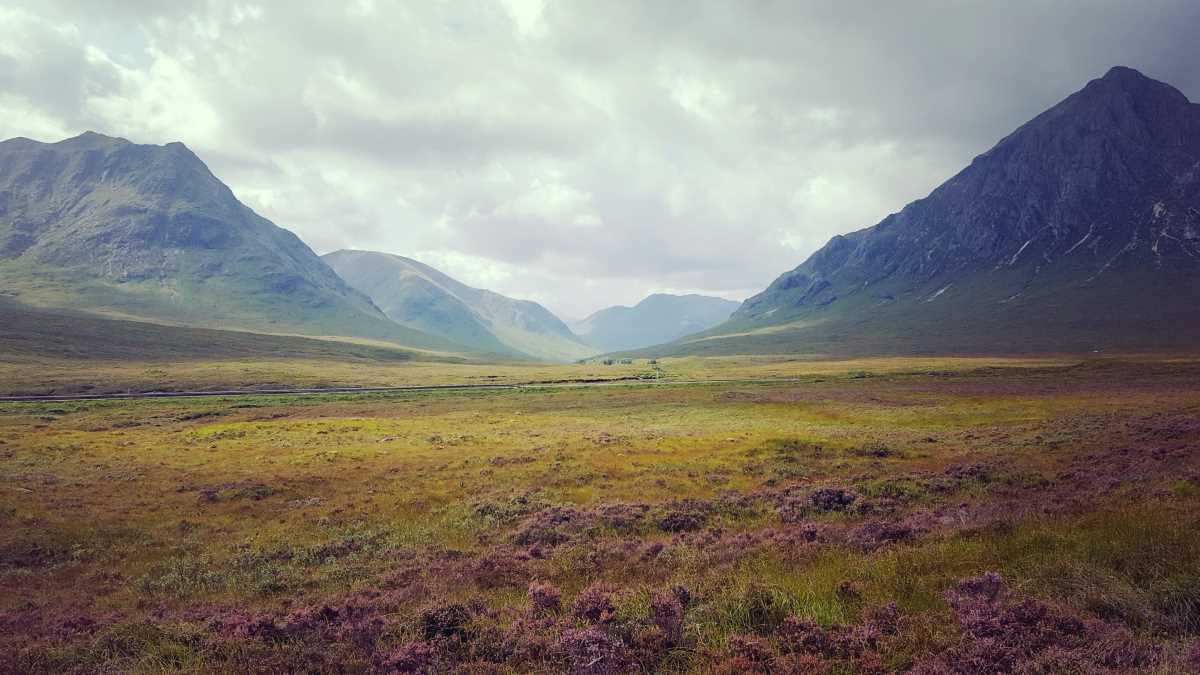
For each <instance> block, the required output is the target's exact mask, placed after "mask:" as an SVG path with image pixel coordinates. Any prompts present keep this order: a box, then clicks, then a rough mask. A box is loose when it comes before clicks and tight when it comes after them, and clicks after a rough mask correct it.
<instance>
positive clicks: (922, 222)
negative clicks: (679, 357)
mask: <svg viewBox="0 0 1200 675" xmlns="http://www.w3.org/2000/svg"><path fill="white" fill-rule="evenodd" d="M1197 262H1200V105H1197V104H1195V103H1191V102H1190V101H1189V100H1188V99H1187V97H1186V96H1184V95H1183V94H1182V93H1181V92H1179V91H1178V90H1176V89H1174V88H1173V87H1171V86H1170V85H1167V84H1165V83H1162V82H1158V81H1156V80H1152V79H1150V78H1148V77H1146V76H1144V75H1142V74H1141V73H1138V72H1137V71H1135V70H1133V69H1131V68H1125V67H1115V68H1113V69H1111V70H1109V71H1108V72H1107V73H1106V74H1105V75H1104V76H1103V77H1101V78H1097V79H1095V80H1092V81H1091V82H1089V83H1088V84H1087V85H1086V86H1084V87H1083V88H1082V89H1080V90H1079V91H1077V92H1075V93H1073V94H1071V95H1069V96H1067V97H1066V98H1065V99H1063V100H1062V101H1060V102H1059V103H1058V104H1056V105H1054V106H1052V107H1051V108H1049V109H1048V110H1046V111H1044V112H1043V113H1041V114H1039V115H1037V116H1035V117H1034V118H1033V119H1031V120H1030V121H1029V122H1026V123H1025V124H1023V125H1021V126H1019V127H1018V128H1017V129H1016V130H1015V131H1013V132H1012V133H1010V134H1008V135H1007V136H1005V137H1004V138H1002V139H1001V140H1000V141H999V142H997V143H996V144H995V145H994V146H993V147H992V148H990V149H989V150H987V151H986V152H984V153H981V154H980V155H978V156H977V157H975V158H974V159H973V160H972V161H971V163H970V164H969V165H968V166H967V167H965V168H964V169H962V170H961V171H959V172H958V173H956V174H955V175H954V176H952V177H951V178H949V179H948V180H947V181H945V182H944V183H942V184H941V185H940V186H938V187H937V188H935V189H934V190H933V191H932V192H931V193H930V194H929V195H928V196H926V197H924V198H922V199H919V200H916V201H914V202H911V203H909V204H908V205H906V206H905V207H904V208H903V209H901V210H900V211H898V212H896V213H893V214H891V215H889V216H887V217H886V218H884V219H883V220H882V221H880V222H879V223H877V224H876V225H874V226H871V227H868V228H863V229H861V230H857V231H854V232H851V233H848V234H845V235H838V236H835V237H833V238H832V239H831V240H830V242H829V243H828V244H826V245H825V246H824V247H822V248H821V249H819V250H818V251H816V252H815V253H813V255H812V256H810V257H809V258H808V259H807V260H805V261H804V262H803V263H801V264H800V265H799V266H798V267H796V268H795V269H793V270H791V271H789V272H786V273H784V274H783V275H781V276H780V277H779V278H777V279H776V280H775V281H774V282H772V283H771V285H770V286H768V287H767V288H766V289H765V290H764V291H763V292H761V293H759V294H756V295H755V296H752V297H751V298H749V299H748V300H747V301H746V302H745V303H744V305H743V306H742V308H741V309H739V310H738V311H737V312H736V313H735V314H734V315H733V316H732V317H731V318H730V321H729V322H727V323H726V324H723V325H721V326H718V327H716V328H714V329H712V330H710V331H707V332H705V333H704V334H701V335H699V336H696V337H695V338H693V339H691V340H690V341H689V342H686V343H680V344H677V345H675V349H676V350H677V351H680V352H683V353H738V352H752V353H758V352H761V351H764V350H766V351H781V352H793V351H806V350H811V351H817V352H833V353H836V352H845V351H855V352H866V351H877V350H882V351H904V352H910V351H928V352H934V351H954V352H963V351H988V350H996V349H1000V350H1005V351H1031V350H1032V351H1037V350H1041V351H1046V350H1050V351H1053V350H1057V349H1068V350H1082V349H1086V350H1094V349H1130V348H1140V347H1143V346H1149V347H1155V346H1163V345H1167V344H1187V343H1189V342H1190V343H1191V344H1194V343H1195V341H1196V340H1197V339H1198V338H1200V319H1198V318H1197V317H1196V312H1195V311H1194V309H1193V308H1194V307H1195V304H1193V303H1195V302H1200V290H1198V288H1200V283H1197V282H1198V281H1200V267H1197ZM1172 331H1174V332H1176V333H1178V334H1177V335H1174V336H1172V335H1171V332H1172ZM1179 331H1182V333H1179ZM723 336H724V337H723ZM660 351H663V352H669V351H670V350H669V349H666V350H660Z"/></svg>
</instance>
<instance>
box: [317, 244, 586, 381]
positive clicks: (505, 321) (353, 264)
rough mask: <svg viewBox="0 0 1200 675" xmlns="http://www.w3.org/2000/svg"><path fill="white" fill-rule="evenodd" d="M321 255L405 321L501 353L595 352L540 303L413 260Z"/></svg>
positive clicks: (370, 254) (566, 356) (554, 355)
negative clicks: (473, 283) (479, 285)
mask: <svg viewBox="0 0 1200 675" xmlns="http://www.w3.org/2000/svg"><path fill="white" fill-rule="evenodd" d="M323 259H324V260H325V262H326V263H328V264H329V266H330V267H332V268H333V269H334V271H336V272H337V273H338V274H339V275H341V277H342V278H343V279H345V280H346V282H347V283H349V284H350V285H351V286H353V287H354V288H356V289H358V290H359V291H361V292H362V293H364V294H366V295H367V296H368V297H370V298H371V299H372V300H373V301H374V302H375V304H376V305H377V306H379V307H380V308H381V309H382V310H383V312H384V314H386V315H387V316H388V317H389V318H390V319H392V320H393V321H395V322H397V323H399V324H401V325H404V326H408V327H410V328H414V329H417V330H421V331H424V332H426V333H431V334H433V335H440V336H442V337H445V338H448V339H450V340H453V341H454V342H457V343H460V344H464V345H467V346H469V347H474V348H476V349H479V350H481V351H487V352H494V353H497V354H509V355H514V356H522V357H533V358H538V359H546V360H552V361H570V360H575V359H579V358H582V357H585V356H589V355H591V354H594V353H595V352H596V350H595V349H594V348H592V347H590V346H588V345H586V344H584V343H583V342H582V341H580V340H579V338H577V337H576V336H575V335H574V334H573V333H572V332H571V330H570V329H569V328H567V326H566V325H565V324H564V323H563V322H562V321H560V320H559V318H558V317H556V316H554V314H552V313H550V311H549V310H547V309H546V308H545V307H542V306H541V305H539V304H537V303H536V302H531V301H528V300H514V299H513V298H509V297H505V296H503V295H500V294H499V293H494V292H492V291H488V290H483V289H479V288H471V287H470V286H467V285H466V284H463V283H461V282H459V281H457V280H455V279H452V278H451V277H449V276H448V275H446V274H444V273H442V272H440V271H438V270H436V269H434V268H432V267H430V266H429V265H426V264H424V263H421V262H418V261H416V260H413V259H411V258H405V257H402V256H398V255H392V254H389V253H376V252H374V251H347V250H343V251H335V252H333V253H328V254H326V255H325V256H323Z"/></svg>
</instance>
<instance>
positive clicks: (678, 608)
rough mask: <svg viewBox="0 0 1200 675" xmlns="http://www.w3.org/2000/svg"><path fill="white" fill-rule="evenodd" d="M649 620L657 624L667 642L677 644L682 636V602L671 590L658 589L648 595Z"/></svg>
mask: <svg viewBox="0 0 1200 675" xmlns="http://www.w3.org/2000/svg"><path fill="white" fill-rule="evenodd" d="M650 620H651V621H653V622H654V625H655V626H658V628H659V630H661V631H662V632H663V635H664V636H665V637H666V639H667V643H668V644H672V645H674V644H678V643H679V641H680V639H681V638H682V637H683V603H681V602H680V601H679V597H678V596H677V595H676V594H675V593H673V592H671V591H659V592H657V593H654V594H653V595H652V596H651V597H650Z"/></svg>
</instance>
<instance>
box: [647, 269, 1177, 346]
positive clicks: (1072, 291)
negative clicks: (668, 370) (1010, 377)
mask: <svg viewBox="0 0 1200 675" xmlns="http://www.w3.org/2000/svg"><path fill="white" fill-rule="evenodd" d="M1057 274H1058V275H1059V276H1057V277H1049V276H1042V277H1039V278H1037V280H1036V281H1035V283H1033V284H1032V285H1030V286H1028V287H1026V286H1025V281H1026V279H1027V275H1026V274H1025V273H1024V272H1022V271H1020V270H1003V271H995V270H993V271H988V272H984V273H980V274H976V275H973V276H969V277H966V278H963V279H960V280H958V281H955V282H954V283H953V285H951V286H950V287H949V288H948V289H947V290H946V291H945V292H943V293H942V294H941V295H938V296H937V297H935V298H932V299H930V298H931V296H932V295H933V294H935V293H936V292H937V291H938V290H940V289H942V288H944V287H946V285H947V284H948V283H949V282H947V281H945V280H940V279H939V280H933V281H930V282H929V283H927V284H925V285H923V286H919V287H917V288H915V289H910V288H894V287H888V286H886V285H885V286H881V287H880V288H877V289H873V290H872V291H871V292H870V293H866V292H863V293H855V294H851V295H849V296H846V297H844V298H839V299H838V300H837V301H835V302H834V303H832V304H830V305H828V306H825V307H796V308H788V307H781V308H780V309H779V311H777V312H776V313H775V314H773V315H772V316H771V317H769V318H768V319H766V320H760V321H747V320H742V321H730V322H728V323H726V324H723V325H721V326H718V327H717V328H714V329H713V330H710V331H707V332H705V333H700V334H697V335H693V336H688V337H686V338H683V339H681V340H679V341H676V342H674V343H670V344H667V345H659V346H656V347H651V348H648V349H643V350H636V351H632V352H627V354H629V355H633V356H639V357H661V356H666V355H730V354H817V355H838V356H848V355H869V354H875V355H884V354H895V355H906V354H908V355H911V354H944V355H945V354H1037V353H1088V352H1092V351H1096V350H1099V351H1102V352H1117V353H1119V352H1126V351H1180V350H1183V351H1186V350H1188V349H1191V348H1194V347H1195V345H1197V344H1200V312H1197V311H1196V309H1195V308H1196V307H1197V306H1200V286H1197V284H1196V283H1195V278H1194V276H1193V275H1189V274H1183V273H1180V272H1173V273H1172V272H1162V271H1160V270H1156V269H1153V268H1150V269H1127V270H1123V271H1122V270H1112V271H1111V272H1110V273H1108V276H1102V277H1101V278H1100V279H1099V280H1098V281H1097V282H1096V283H1095V284H1094V285H1091V286H1088V287H1082V286H1079V285H1078V284H1077V282H1075V281H1073V279H1078V278H1079V277H1080V275H1079V270H1071V269H1060V270H1058V271H1057ZM1017 293H1020V295H1019V296H1017V297H1016V298H1015V299H1009V298H1011V297H1012V296H1013V295H1015V294H1017ZM885 295H892V296H894V299H891V300H884V299H880V296H885Z"/></svg>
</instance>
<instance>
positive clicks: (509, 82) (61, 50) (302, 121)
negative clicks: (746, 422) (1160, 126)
mask: <svg viewBox="0 0 1200 675" xmlns="http://www.w3.org/2000/svg"><path fill="white" fill-rule="evenodd" d="M879 5H882V7H880V6H879ZM1196 26H1200V3H1196V2H1195V1H1194V0H1143V1H1140V2H1116V1H1110V0H1062V1H1060V2H1054V3H1050V2H1044V1H1042V0H1036V1H1024V0H1017V1H1015V2H1007V3H990V2H986V3H985V2H968V1H964V2H934V1H932V0H929V1H926V2H920V1H918V2H908V3H867V2H863V3H828V2H816V1H814V2H773V1H769V0H768V1H764V2H732V1H730V2H694V3H668V2H663V3H655V2H632V1H630V2H570V1H567V2H553V1H547V2H540V1H539V0H501V1H497V2H487V1H483V0H477V1H471V0H466V1H463V2H452V3H451V2H413V3H389V2H384V1H383V0H357V1H356V2H351V3H344V4H343V3H329V2H316V1H313V2H300V1H293V2H278V3H273V2H265V1H263V2H254V3H248V2H223V1H218V0H212V1H200V0H176V1H175V2H172V3H157V2H150V1H149V0H138V1H129V0H124V1H120V2H118V1H115V0H113V1H111V2H103V1H97V0H89V1H78V2H73V1H68V0H50V1H49V2H48V1H47V0H39V1H38V2H27V3H24V2H22V1H18V2H17V3H16V4H15V5H14V4H12V3H9V5H7V6H6V8H0V36H3V38H4V39H2V40H0V136H2V137H6V138H7V137H11V136H18V135H22V136H30V137H33V138H37V139H39V140H47V141H52V140H58V139H60V138H64V137H67V136H72V135H75V134H77V133H80V132H82V131H84V130H87V129H92V130H96V131H99V132H102V133H108V134H113V135H119V136H124V137H126V138H129V139H130V140H133V141H135V142H143V143H164V142H168V141H173V140H182V141H183V142H185V143H187V144H188V146H189V147H191V148H192V149H193V150H195V151H196V152H197V153H198V154H199V155H200V156H201V157H202V158H203V159H205V161H207V162H208V163H209V165H210V167H211V168H212V169H213V171H214V172H215V173H216V174H217V175H218V176H220V177H221V178H222V179H223V180H224V181H225V182H226V183H228V184H229V185H230V186H231V187H232V188H233V189H234V191H235V192H236V193H237V194H238V196H239V197H241V198H242V200H243V201H245V202H247V203H248V204H249V205H250V206H252V207H253V208H255V209H256V210H257V211H259V212H260V213H262V214H263V215H265V216H266V217H268V218H270V219H272V220H274V221H275V222H276V223H278V224H279V225H281V226H283V227H287V228H289V229H291V230H293V231H295V232H296V233H297V234H299V235H300V236H301V237H302V238H304V239H305V240H306V241H307V242H309V244H310V245H311V246H313V248H314V249H316V250H317V251H318V252H326V251H329V250H333V249H337V248H344V247H349V248H364V249H375V250H382V251H388V252H393V253H400V254H403V255H408V256H412V257H415V258H418V259H421V260H423V261H425V262H428V263H430V264H433V265H436V266H440V267H442V268H443V269H444V270H445V271H446V272H448V273H450V274H452V275H455V276H457V277H459V278H460V279H462V280H463V281H466V282H468V283H472V284H475V285H481V286H486V287H489V288H492V289H494V290H497V291H500V292H502V293H507V294H510V295H514V296H517V297H523V298H530V299H534V300H538V301H541V302H543V303H545V304H546V305H547V306H549V307H550V308H551V309H554V310H556V311H558V312H560V313H563V314H566V315H568V316H575V317H581V316H583V315H584V314H586V313H588V312H590V311H592V310H595V309H598V308H600V307H604V306H607V305H610V304H616V303H624V304H630V303H633V302H636V301H637V300H638V299H640V298H641V297H642V296H644V295H646V294H647V293H650V292H655V291H677V292H682V291H696V292H704V293H711V294H716V295H723V296H725V297H730V298H733V299H741V298H742V297H745V296H747V295H749V294H751V293H754V292H756V291H758V290H760V289H761V288H762V287H764V286H765V285H766V284H767V283H769V282H770V281H771V280H772V279H773V278H774V277H775V276H777V275H778V274H779V273H781V272H783V271H785V270H787V269H790V268H792V267H794V266H795V265H797V264H798V263H800V262H801V261H802V260H803V259H804V258H805V257H806V256H807V255H808V254H809V253H811V252H812V251H814V250H815V249H816V248H818V247H819V246H821V245H822V244H824V242H825V241H826V240H828V238H829V237H830V236H832V235H834V234H837V233H842V232H846V231H849V230H853V229H858V228H860V227H865V226H868V225H871V224H873V223H875V222H876V221H878V220H879V219H881V218H882V217H883V216H885V215H886V214H888V213H889V212H892V211H895V210H898V209H899V208H900V207H902V206H903V205H904V204H905V203H906V202H908V201H911V200H913V199H916V198H919V197H921V196H923V195H924V194H926V193H927V192H928V191H929V190H930V189H932V188H933V187H934V186H936V185H937V184H938V183H940V182H941V181H942V180H944V179H945V178H947V177H948V176H949V175H951V174H952V173H954V172H955V171H956V170H958V169H959V168H961V167H962V166H963V165H965V164H966V163H967V162H968V161H970V159H971V157H973V156H974V155H976V154H979V153H980V152H983V151H984V150H986V149H987V148H988V147H990V146H991V145H992V144H993V143H995V142H996V141H997V140H999V138H1000V137H1002V136H1003V135H1004V134H1006V133H1008V132H1009V131H1011V130H1012V129H1013V128H1015V127H1016V126H1017V125H1019V124H1020V123H1022V122H1024V121H1025V120H1027V119H1028V118H1030V117H1032V116H1033V115H1035V114H1036V113H1037V112H1039V111H1040V110H1042V109H1044V108H1046V107H1049V106H1050V105H1052V104H1054V103H1055V102H1056V101H1058V100H1060V99H1061V98H1063V97H1064V96H1066V95H1067V94H1069V93H1070V92H1072V91H1074V90H1076V89H1078V88H1080V87H1081V86H1082V85H1083V84H1084V83H1085V82H1086V81H1087V80H1089V79H1091V78H1094V77H1098V76H1100V75H1102V74H1103V73H1104V72H1105V71H1106V70H1107V69H1108V68H1109V67H1110V66H1112V65H1116V64H1123V65H1129V66H1133V67H1135V68H1138V69H1140V70H1142V71H1143V72H1145V73H1146V74H1148V75H1150V76H1151V77H1156V78H1158V79H1162V80H1164V81H1167V82H1169V83H1171V84H1173V85H1175V86H1176V87H1179V88H1180V89H1181V90H1182V91H1183V92H1184V93H1185V94H1188V95H1189V97H1191V98H1192V99H1193V100H1197V97H1198V95H1200V69H1198V68H1196V64H1197V63H1200V41H1197V40H1196V39H1195V34H1194V30H1195V27H1196Z"/></svg>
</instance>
